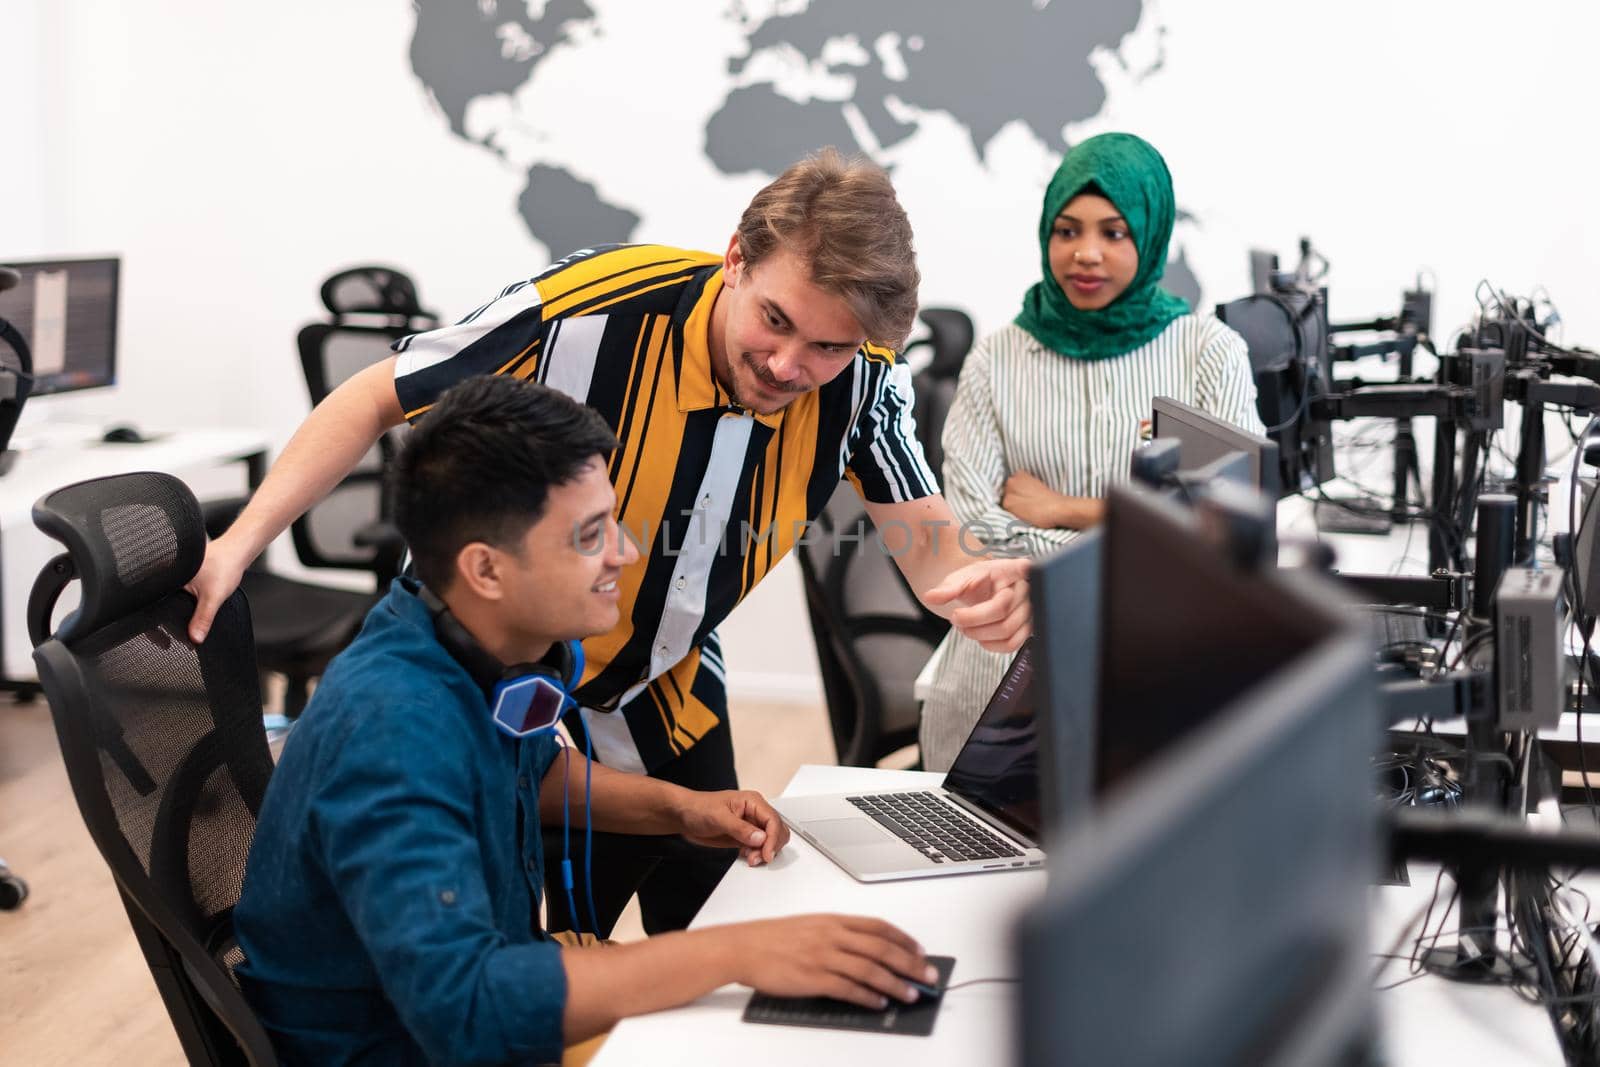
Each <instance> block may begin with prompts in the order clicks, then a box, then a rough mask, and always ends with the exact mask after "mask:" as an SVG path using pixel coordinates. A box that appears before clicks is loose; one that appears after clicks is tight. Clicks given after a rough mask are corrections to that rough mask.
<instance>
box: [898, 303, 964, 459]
mask: <svg viewBox="0 0 1600 1067" xmlns="http://www.w3.org/2000/svg"><path fill="white" fill-rule="evenodd" d="M918 317H919V318H921V319H922V322H923V325H925V326H927V328H928V332H927V333H926V334H925V335H923V336H921V337H919V338H917V339H916V340H915V341H913V342H912V343H911V344H910V345H908V346H907V348H906V350H907V351H908V352H909V351H910V350H911V349H913V348H917V347H922V346H926V347H927V348H928V349H929V350H930V351H931V352H932V355H931V357H930V358H929V360H928V362H927V364H926V365H925V366H923V367H922V369H921V370H919V371H918V372H917V374H916V379H915V394H916V399H915V400H914V402H913V405H912V414H913V415H915V416H916V421H917V439H918V440H919V441H921V442H922V451H923V454H924V455H926V456H927V457H928V466H929V467H931V468H932V469H933V473H934V475H935V476H937V477H938V478H940V479H941V480H942V479H943V478H944V443H943V438H944V420H945V416H946V415H947V414H949V411H950V405H951V403H952V402H953V401H954V400H955V398H956V382H957V380H958V379H959V378H960V377H961V365H962V363H963V362H965V360H966V358H967V353H968V352H970V351H972V338H973V328H972V319H971V318H969V317H968V316H967V313H966V312H964V311H958V310H956V309H955V308H937V307H935V308H923V309H922V310H921V311H920V312H918Z"/></svg>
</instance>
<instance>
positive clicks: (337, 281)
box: [322, 266, 437, 320]
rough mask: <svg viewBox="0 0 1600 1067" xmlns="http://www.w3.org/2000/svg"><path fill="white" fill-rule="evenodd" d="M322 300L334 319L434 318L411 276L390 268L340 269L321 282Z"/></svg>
mask: <svg viewBox="0 0 1600 1067" xmlns="http://www.w3.org/2000/svg"><path fill="white" fill-rule="evenodd" d="M322 303H323V306H324V307H326V308H327V309H328V310H329V311H331V312H333V316H334V318H335V319H342V318H343V317H344V316H346V315H385V316H388V317H389V318H396V319H407V320H409V319H414V318H427V319H433V318H437V316H436V315H434V314H433V312H431V311H427V310H424V309H423V307H422V302H421V299H420V298H419V297H418V296H417V287H416V284H415V283H414V282H412V280H411V277H410V276H409V275H407V274H406V273H404V272H403V271H398V270H395V269H394V268H393V267H380V266H365V267H351V268H350V269H349V270H342V271H340V272H339V273H337V274H335V275H333V276H331V277H330V278H329V279H328V280H327V281H325V282H323V283H322Z"/></svg>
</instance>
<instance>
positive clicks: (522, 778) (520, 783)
mask: <svg viewBox="0 0 1600 1067" xmlns="http://www.w3.org/2000/svg"><path fill="white" fill-rule="evenodd" d="M517 788H519V789H526V788H528V776H527V775H526V774H519V775H517Z"/></svg>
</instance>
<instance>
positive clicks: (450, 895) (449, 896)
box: [439, 889, 456, 906]
mask: <svg viewBox="0 0 1600 1067" xmlns="http://www.w3.org/2000/svg"><path fill="white" fill-rule="evenodd" d="M455 902H456V891H455V890H454V889H446V890H445V891H444V892H442V893H440V894H439V903H441V904H444V905H446V906H449V905H451V904H454V903H455Z"/></svg>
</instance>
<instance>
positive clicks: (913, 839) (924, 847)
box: [845, 792, 1022, 863]
mask: <svg viewBox="0 0 1600 1067" xmlns="http://www.w3.org/2000/svg"><path fill="white" fill-rule="evenodd" d="M845 799H846V800H848V801H849V802H850V803H852V804H854V805H855V806H856V807H858V808H860V809H861V810H862V811H864V812H866V813H867V814H868V815H870V816H872V818H873V819H874V820H875V821H876V822H877V823H878V825H880V826H882V827H883V828H884V829H886V830H888V831H889V832H890V833H892V834H894V836H896V837H898V838H899V839H900V840H902V841H904V842H905V843H906V844H908V845H910V846H911V847H912V848H914V849H916V850H917V851H918V852H920V853H922V854H923V855H924V856H926V857H927V858H928V859H930V860H932V861H933V862H935V863H945V862H952V863H960V862H962V861H964V860H989V859H1001V858H1003V857H1004V858H1009V857H1013V856H1019V857H1020V856H1021V855H1022V853H1021V852H1020V851H1018V849H1017V847H1016V846H1015V845H1013V844H1012V843H1011V842H1009V841H1007V840H1006V839H1005V838H1003V837H1000V836H998V835H997V834H992V833H990V832H989V831H987V830H985V829H984V828H983V827H982V826H979V825H978V824H977V823H976V822H974V821H973V820H972V819H969V818H967V817H966V816H965V815H962V814H961V813H960V812H959V811H957V810H956V808H955V806H954V805H952V804H950V803H949V802H948V801H946V800H944V799H942V798H941V797H940V796H939V795H938V794H937V793H928V792H921V793H872V794H869V795H867V796H861V797H846V798H845Z"/></svg>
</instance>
